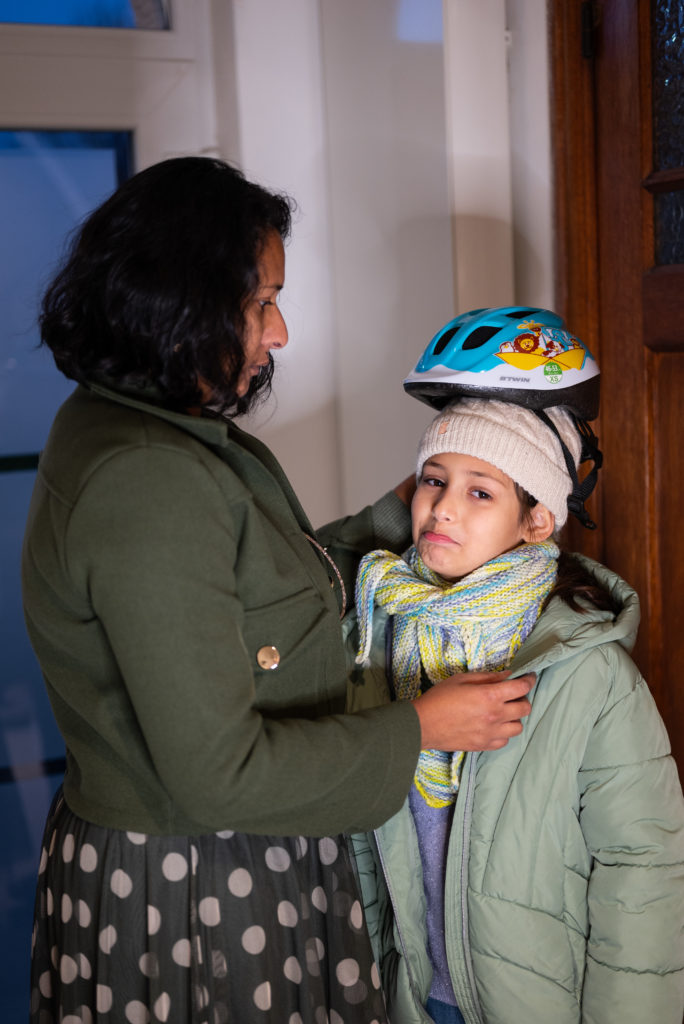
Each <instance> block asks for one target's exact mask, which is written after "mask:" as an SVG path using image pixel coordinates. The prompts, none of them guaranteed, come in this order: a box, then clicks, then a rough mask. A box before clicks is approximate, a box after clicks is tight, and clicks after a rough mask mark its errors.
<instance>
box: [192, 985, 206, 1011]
mask: <svg viewBox="0 0 684 1024" xmlns="http://www.w3.org/2000/svg"><path fill="white" fill-rule="evenodd" d="M195 999H196V1001H197V1005H198V1006H199V1008H200V1010H204V1009H206V1007H207V1006H208V1005H209V989H208V988H206V986H204V985H195Z"/></svg>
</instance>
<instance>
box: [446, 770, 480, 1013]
mask: <svg viewBox="0 0 684 1024" xmlns="http://www.w3.org/2000/svg"><path fill="white" fill-rule="evenodd" d="M477 757H478V755H477V753H476V752H475V753H472V754H470V755H469V756H468V758H467V762H466V763H467V765H468V775H467V778H466V786H465V792H463V791H462V790H459V796H458V798H457V800H456V808H457V809H458V808H459V801H460V800H461V799H463V803H462V805H461V806H462V813H461V814H460V815H459V817H460V818H461V822H462V827H461V835H460V837H459V838H460V843H461V846H460V850H459V862H458V865H457V872H458V880H459V893H458V906H459V907H460V925H461V942H462V947H463V956H462V969H459V970H455V969H454V966H453V964H452V958H451V957H450V956H449V949H450V947H452V948H453V943H450V942H449V941H448V934H447V944H446V948H447V962H448V965H449V973H450V974H451V983H452V986H453V989H454V993H455V995H456V999H457V1001H458V1006H459V1009H460V1011H461V1013H462V1014H463V1017H464V1019H465V1020H466V1024H484V1021H483V1017H482V1010H481V1008H480V1002H479V999H478V997H477V990H476V988H475V974H474V971H473V963H472V959H471V955H470V936H469V933H468V854H469V851H470V828H471V824H472V816H473V799H474V795H475V775H476V767H477ZM455 824H456V821H455V820H454V822H453V823H452V828H454V826H455ZM454 902H455V901H454ZM445 903H448V901H446V900H445ZM448 931H449V929H448V928H447V933H448ZM457 966H458V967H461V964H458V965H457ZM459 982H460V984H459ZM464 997H466V998H464Z"/></svg>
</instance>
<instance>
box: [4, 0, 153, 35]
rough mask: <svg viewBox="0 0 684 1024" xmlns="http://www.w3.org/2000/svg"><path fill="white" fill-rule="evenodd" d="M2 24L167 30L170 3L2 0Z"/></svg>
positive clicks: (118, 0) (150, 0)
mask: <svg viewBox="0 0 684 1024" xmlns="http://www.w3.org/2000/svg"><path fill="white" fill-rule="evenodd" d="M0 22H5V23H14V24H20V25H79V26H82V27H87V26H92V27H94V28H143V29H145V28H146V29H166V28H168V27H169V18H168V10H167V0H0Z"/></svg>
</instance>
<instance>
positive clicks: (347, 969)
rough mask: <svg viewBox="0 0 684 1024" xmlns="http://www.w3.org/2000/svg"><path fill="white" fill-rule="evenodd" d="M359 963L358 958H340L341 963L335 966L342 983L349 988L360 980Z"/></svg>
mask: <svg viewBox="0 0 684 1024" xmlns="http://www.w3.org/2000/svg"><path fill="white" fill-rule="evenodd" d="M360 973H361V972H360V971H359V965H358V964H357V962H356V960H352V959H348V960H340V962H339V964H338V965H337V967H336V968H335V975H336V977H337V980H338V981H339V983H340V985H344V987H345V988H348V987H349V986H350V985H355V984H356V982H357V981H358V980H359V975H360Z"/></svg>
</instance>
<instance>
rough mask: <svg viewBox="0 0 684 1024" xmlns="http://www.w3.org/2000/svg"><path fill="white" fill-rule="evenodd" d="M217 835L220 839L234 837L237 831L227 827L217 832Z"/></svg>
mask: <svg viewBox="0 0 684 1024" xmlns="http://www.w3.org/2000/svg"><path fill="white" fill-rule="evenodd" d="M216 835H217V836H218V837H219V839H232V838H233V836H234V835H235V832H234V831H233V829H230V828H225V829H224V830H223V831H222V832H217V833H216Z"/></svg>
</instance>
